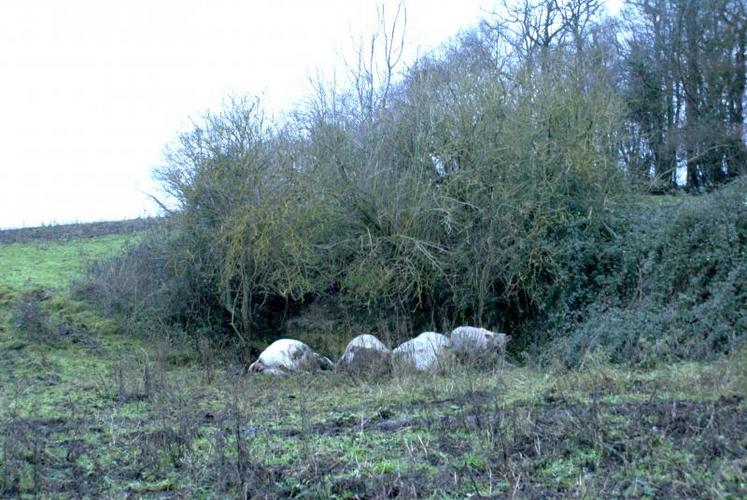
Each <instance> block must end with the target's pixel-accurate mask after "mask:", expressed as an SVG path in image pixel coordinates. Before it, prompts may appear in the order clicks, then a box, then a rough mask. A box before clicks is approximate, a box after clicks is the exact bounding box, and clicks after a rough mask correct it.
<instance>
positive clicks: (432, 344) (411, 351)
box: [392, 332, 451, 372]
mask: <svg viewBox="0 0 747 500" xmlns="http://www.w3.org/2000/svg"><path fill="white" fill-rule="evenodd" d="M450 347H451V342H450V341H449V339H448V338H447V337H446V336H444V335H441V334H440V333H436V332H424V333H421V334H420V335H418V336H417V337H415V338H414V339H411V340H408V341H407V342H404V343H403V344H401V345H400V346H399V347H397V348H396V349H394V350H393V351H392V356H393V361H394V366H395V367H396V368H397V369H399V370H404V371H416V372H437V371H443V370H445V369H446V368H447V366H446V365H447V363H446V361H447V358H448V352H449V349H450Z"/></svg>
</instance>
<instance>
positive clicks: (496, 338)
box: [451, 326, 511, 360]
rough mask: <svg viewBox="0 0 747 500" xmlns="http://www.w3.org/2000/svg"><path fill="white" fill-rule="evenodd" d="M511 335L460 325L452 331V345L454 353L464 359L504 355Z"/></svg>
mask: <svg viewBox="0 0 747 500" xmlns="http://www.w3.org/2000/svg"><path fill="white" fill-rule="evenodd" d="M510 341H511V335H506V334H505V333H496V332H491V331H490V330H486V329H485V328H476V327H474V326H460V327H459V328H455V329H454V331H453V332H451V346H452V348H453V349H454V354H456V356H457V357H458V358H460V359H462V360H475V359H485V358H489V357H492V356H496V355H497V356H499V357H503V356H504V355H505V354H506V344H508V343H509V342H510Z"/></svg>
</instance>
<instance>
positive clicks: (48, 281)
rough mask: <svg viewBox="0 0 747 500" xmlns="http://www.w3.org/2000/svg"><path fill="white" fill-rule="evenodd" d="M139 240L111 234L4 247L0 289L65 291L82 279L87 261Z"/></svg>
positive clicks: (0, 248) (1, 247) (0, 258)
mask: <svg viewBox="0 0 747 500" xmlns="http://www.w3.org/2000/svg"><path fill="white" fill-rule="evenodd" d="M137 238H138V236H137V235H108V236H99V237H95V238H84V239H76V240H71V241H55V240H42V241H33V242H29V243H10V244H4V245H0V288H3V287H5V288H15V289H20V288H30V287H45V288H62V287H64V286H66V285H67V283H68V282H69V281H70V280H71V279H73V278H76V277H78V276H80V274H81V272H82V270H83V265H84V264H85V262H86V261H88V260H90V259H100V258H104V257H107V256H111V255H115V254H116V253H117V252H119V251H120V250H122V248H124V247H125V245H127V244H128V243H131V242H133V241H135V240H136V239H137Z"/></svg>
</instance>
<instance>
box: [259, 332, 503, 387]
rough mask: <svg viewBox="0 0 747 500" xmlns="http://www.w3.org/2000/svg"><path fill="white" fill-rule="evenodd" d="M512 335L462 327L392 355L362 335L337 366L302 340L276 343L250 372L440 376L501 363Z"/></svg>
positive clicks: (421, 337)
mask: <svg viewBox="0 0 747 500" xmlns="http://www.w3.org/2000/svg"><path fill="white" fill-rule="evenodd" d="M510 340H511V336H510V335H506V334H505V333H496V332H491V331H490V330H486V329H484V328H477V327H473V326H460V327H458V328H455V329H454V330H453V331H452V332H451V335H450V336H449V337H447V336H445V335H442V334H440V333H436V332H424V333H421V334H420V335H418V336H417V337H415V338H414V339H411V340H408V341H407V342H404V343H403V344H401V345H400V346H399V347H396V348H395V349H389V348H388V347H387V346H386V345H385V344H384V343H383V342H381V341H380V340H379V339H377V338H376V337H375V336H373V335H368V334H366V335H359V336H357V337H355V338H354V339H353V340H351V341H350V343H348V345H347V348H346V349H345V353H344V354H343V355H342V357H340V359H339V360H338V361H337V363H333V362H332V361H331V360H330V359H329V358H327V357H324V356H321V355H319V354H318V353H316V352H314V351H313V350H312V349H311V348H310V347H309V346H308V345H306V344H304V343H303V342H301V341H299V340H293V339H280V340H276V341H275V342H273V343H272V344H270V346H269V347H268V348H267V349H265V350H264V351H263V352H262V354H260V356H259V358H258V359H257V361H255V362H254V363H252V364H251V365H250V366H249V371H250V372H255V373H263V374H268V375H285V374H288V373H292V372H309V371H317V370H334V369H337V370H342V371H346V372H349V373H353V374H367V375H372V374H382V373H385V372H389V371H390V370H398V371H412V372H426V373H435V372H438V371H444V370H445V369H446V368H447V367H449V366H451V364H452V362H453V361H476V360H486V359H487V360H490V359H502V358H503V356H504V355H505V352H506V344H508V342H509V341H510Z"/></svg>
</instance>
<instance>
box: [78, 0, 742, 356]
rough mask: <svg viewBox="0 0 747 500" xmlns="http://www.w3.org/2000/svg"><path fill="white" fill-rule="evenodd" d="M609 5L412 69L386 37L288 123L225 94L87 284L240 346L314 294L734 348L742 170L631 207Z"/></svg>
mask: <svg viewBox="0 0 747 500" xmlns="http://www.w3.org/2000/svg"><path fill="white" fill-rule="evenodd" d="M543 5H544V7H543ZM552 5H555V7H553V8H559V7H558V5H560V4H553V3H547V4H537V5H536V6H535V7H533V8H536V9H541V8H551V7H552ZM563 5H566V4H563ZM517 12H518V11H517ZM595 12H596V10H595V9H590V10H588V11H583V12H581V11H579V12H575V13H574V15H573V16H571V17H569V18H563V21H562V22H561V21H558V22H559V23H560V24H559V25H558V26H553V27H552V28H553V33H554V34H553V35H552V37H551V38H552V39H548V40H545V42H546V43H543V44H539V45H537V44H536V43H535V44H530V45H529V46H527V45H525V44H526V43H527V40H530V39H531V36H534V35H537V36H539V35H540V33H539V32H536V31H531V30H536V29H538V27H537V26H533V25H531V22H535V21H537V19H538V18H536V19H535V18H527V19H525V21H531V22H530V23H529V24H527V23H525V24H521V23H520V22H519V23H518V24H515V25H514V26H513V28H514V29H515V31H513V30H512V29H506V28H505V26H503V25H501V24H500V23H498V24H494V25H490V24H489V23H488V24H484V25H483V26H482V27H481V28H479V29H475V30H473V31H471V32H468V33H466V34H464V35H462V36H460V37H459V38H457V39H456V40H455V41H453V42H452V43H451V44H450V45H447V46H445V47H443V48H442V49H441V50H439V51H438V52H435V53H432V54H429V55H427V56H425V57H422V58H420V59H419V60H418V61H416V63H415V64H413V65H412V66H411V67H410V68H407V69H406V70H405V71H403V72H402V73H400V74H397V73H395V71H394V67H395V63H396V61H397V60H398V55H397V54H396V50H394V49H393V47H396V43H394V41H393V40H391V39H388V38H387V37H386V36H385V37H384V49H385V50H384V51H383V54H382V53H381V52H379V50H380V47H378V46H377V44H376V40H377V38H376V37H374V38H373V39H372V41H373V42H374V43H372V44H371V46H370V50H371V53H370V54H368V53H361V54H359V55H360V56H361V57H360V58H359V67H358V68H356V71H354V74H353V75H352V78H351V81H350V83H349V85H348V87H347V88H345V87H343V88H340V87H337V86H336V85H334V84H325V83H321V84H319V86H318V88H317V90H316V93H315V94H314V95H313V96H311V97H310V98H309V100H308V101H307V102H306V103H305V105H304V106H302V107H299V108H297V109H296V110H294V112H292V113H290V114H289V115H287V116H286V117H285V118H284V121H282V122H271V121H270V120H268V119H267V117H266V116H265V114H264V113H263V111H262V106H261V103H260V102H259V100H258V99H251V98H235V99H230V100H229V101H227V102H226V104H225V106H224V107H223V108H222V109H221V110H219V111H217V112H211V113H207V114H206V115H205V116H204V117H203V119H201V120H198V121H196V122H195V123H194V127H193V128H192V129H191V130H188V131H185V132H183V133H182V134H180V135H179V136H178V138H177V140H176V141H175V142H174V144H173V145H172V146H171V147H169V148H168V150H167V152H166V155H165V161H164V164H163V165H162V166H161V167H160V168H159V169H158V170H157V172H156V176H157V178H158V179H159V180H160V181H161V182H162V185H163V187H164V190H165V191H166V192H167V193H168V194H169V195H170V196H171V198H172V201H173V203H174V205H175V207H176V210H175V214H174V215H173V216H172V217H171V218H170V221H169V223H168V224H167V225H165V226H164V227H163V228H161V229H159V231H158V232H157V233H154V234H153V235H152V236H150V237H148V238H146V239H145V240H144V241H143V243H141V244H140V245H139V246H138V247H135V248H133V249H131V250H129V252H127V253H126V254H124V255H123V256H121V257H118V258H117V259H114V260H113V261H110V262H106V263H100V264H98V265H97V266H98V267H96V268H94V269H93V270H92V273H91V274H90V276H91V279H90V280H89V284H88V285H86V286H87V287H88V288H89V290H88V292H89V293H88V295H89V296H91V297H94V300H97V301H99V302H100V304H101V305H102V307H105V308H107V309H108V310H109V311H110V312H112V313H117V314H122V315H125V316H127V317H128V318H130V319H131V320H132V321H133V324H138V321H139V320H156V321H159V322H163V323H167V324H170V323H178V324H180V325H181V326H183V327H185V328H186V329H187V330H191V331H197V330H200V331H205V330H206V327H207V328H209V330H210V331H211V332H212V333H213V334H215V333H217V332H222V333H230V334H231V335H232V336H235V337H236V338H238V339H240V340H241V341H243V342H244V343H247V342H248V343H251V342H253V341H256V340H257V339H261V338H262V337H267V336H273V335H276V334H278V333H279V331H280V330H281V328H282V326H283V322H284V321H285V319H287V318H288V317H290V316H292V315H294V314H296V313H298V312H299V311H302V310H303V308H304V307H306V306H307V305H308V304H310V303H313V302H314V301H317V302H318V303H321V302H324V303H325V304H334V309H335V310H338V311H344V313H345V314H346V315H347V316H348V318H352V320H351V321H350V323H351V324H369V325H371V328H373V327H374V325H376V327H378V328H383V329H386V328H390V329H394V328H400V327H401V325H402V324H403V323H404V324H406V325H407V326H408V328H411V329H413V330H418V329H424V328H429V329H444V330H445V329H448V328H449V327H450V326H452V325H454V324H457V323H461V324H465V323H468V324H476V325H480V326H486V327H490V328H494V329H510V330H511V331H512V333H514V334H515V338H516V341H515V342H513V343H512V347H513V348H514V349H521V348H523V347H526V346H527V345H528V344H529V343H530V341H531V342H533V344H534V345H536V346H538V347H542V346H547V345H548V343H549V344H551V345H553V346H554V348H553V349H552V350H551V352H552V354H553V355H555V354H557V353H558V352H560V353H561V355H562V357H563V359H564V360H565V361H566V362H567V363H568V364H571V365H573V364H577V363H578V362H579V361H580V360H581V359H583V355H584V353H587V352H590V351H594V350H597V349H602V350H605V351H606V352H607V353H608V354H609V356H610V357H611V359H613V360H614V361H632V362H639V363H645V362H650V361H651V360H654V359H659V358H661V357H668V358H673V359H679V358H700V357H706V356H709V355H711V354H713V353H717V352H724V351H727V350H728V349H730V346H732V345H734V343H735V342H736V341H738V339H739V338H740V337H741V335H742V332H743V331H744V322H745V318H744V312H743V311H744V299H745V295H744V293H745V292H744V290H743V285H742V283H743V281H744V277H745V276H744V275H745V269H746V268H745V263H744V253H743V252H744V241H745V221H744V217H745V214H744V191H745V190H744V184H743V183H735V184H734V185H733V186H731V187H730V188H729V189H728V190H725V191H724V192H723V193H715V194H712V195H709V196H707V197H703V198H696V199H692V200H688V201H686V202H671V203H663V204H660V205H659V206H657V205H656V204H655V203H654V202H653V200H654V199H655V198H647V199H645V200H644V201H642V202H641V203H639V204H636V203H634V202H633V201H634V200H635V199H636V198H635V197H634V196H632V194H631V192H630V191H631V189H630V183H629V182H628V180H629V179H627V178H626V177H625V175H626V172H625V170H624V169H621V168H620V163H619V149H620V147H621V144H622V142H623V137H622V133H623V131H622V123H623V117H624V116H625V109H624V107H623V105H622V102H621V99H620V95H619V94H618V93H616V92H615V91H614V88H615V85H616V84H617V83H616V81H615V71H614V57H613V53H614V50H615V49H614V47H615V40H614V39H613V38H614V37H612V38H611V35H610V29H612V27H611V25H609V24H605V23H604V22H602V21H601V20H600V19H599V17H598V16H597V15H596V14H595ZM567 13H570V12H567ZM519 14H520V13H519ZM517 15H518V14H517ZM526 15H528V14H526ZM574 16H575V17H574ZM579 16H581V17H579ZM530 17H531V16H530ZM582 18H583V19H582ZM515 21H520V18H517V19H515ZM537 22H539V21H537ZM548 22H549V21H548ZM556 28H557V31H555V30H556ZM522 30H530V31H531V32H530V33H523V32H522ZM384 32H385V33H394V31H386V30H385V31H384ZM548 36H549V35H548ZM377 47H378V48H377ZM393 51H394V52H393ZM380 57H383V59H382V60H379V58H380ZM377 68H384V69H383V73H380V72H379V70H378V69H377ZM84 288H85V287H84ZM403 318H404V320H403ZM330 333H331V334H334V332H330ZM530 333H531V335H530Z"/></svg>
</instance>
